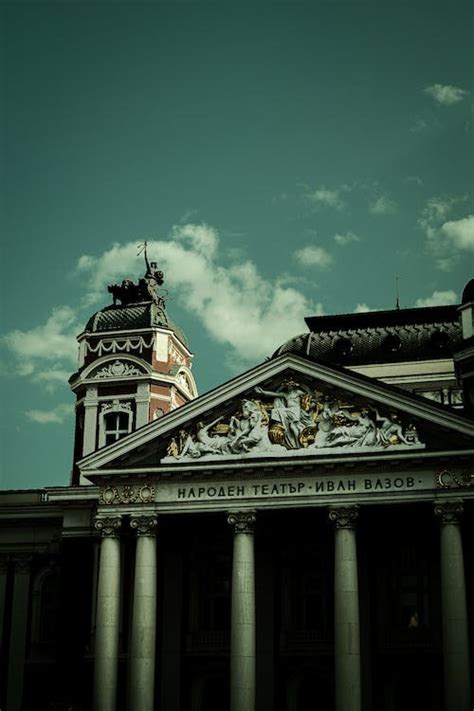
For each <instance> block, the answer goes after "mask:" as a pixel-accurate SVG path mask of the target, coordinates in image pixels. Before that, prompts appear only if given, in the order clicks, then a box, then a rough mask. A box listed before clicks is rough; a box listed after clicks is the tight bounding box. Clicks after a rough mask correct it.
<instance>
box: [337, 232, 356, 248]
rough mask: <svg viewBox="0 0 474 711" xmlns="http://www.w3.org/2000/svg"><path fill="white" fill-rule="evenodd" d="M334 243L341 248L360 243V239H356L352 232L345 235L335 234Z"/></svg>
mask: <svg viewBox="0 0 474 711" xmlns="http://www.w3.org/2000/svg"><path fill="white" fill-rule="evenodd" d="M334 241H335V242H336V243H337V244H340V245H341V246H345V245H346V244H350V243H351V242H360V237H358V236H357V235H356V234H354V232H346V233H345V234H339V233H338V234H335V235H334Z"/></svg>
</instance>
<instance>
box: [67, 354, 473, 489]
mask: <svg viewBox="0 0 474 711" xmlns="http://www.w3.org/2000/svg"><path fill="white" fill-rule="evenodd" d="M473 437H474V423H473V422H472V421H471V420H468V419H467V418H465V417H463V416H462V415H460V414H458V413H456V412H454V411H452V410H447V409H444V408H442V407H440V406H437V405H435V404H433V403H431V402H429V401H426V400H423V399H422V398H420V397H417V396H414V395H412V394H410V393H406V392H405V391H402V390H400V389H398V388H395V387H393V386H388V385H385V384H384V383H381V382H380V381H376V380H372V379H369V378H366V377H364V376H361V375H359V374H355V373H353V372H350V371H347V370H345V369H342V368H339V367H334V366H329V365H327V364H322V363H314V362H309V361H306V360H305V359H303V358H300V357H298V356H294V355H284V356H280V357H279V358H277V359H274V360H271V361H267V362H266V363H263V364H262V365H260V366H257V367H256V368H254V369H252V370H250V371H247V372H246V373H244V374H242V375H241V376H238V377H237V378H234V379H233V380H231V381H229V382H227V383H225V384H223V385H222V386H220V387H218V388H216V389H214V390H212V391H210V392H208V393H206V394H204V395H202V396H200V397H199V398H197V399H196V400H194V401H192V402H190V403H188V404H187V405H185V406H183V407H181V408H179V409H177V410H174V411H173V412H171V413H169V414H168V415H166V416H165V417H163V418H162V419H161V420H158V421H156V422H153V423H150V424H149V425H146V426H145V427H142V428H141V429H139V430H137V431H136V432H133V433H132V434H130V435H128V436H127V437H125V438H123V439H122V440H120V441H118V442H117V443H115V444H113V445H111V446H109V447H107V448H104V449H102V450H99V451H98V452H95V453H93V454H91V455H89V456H88V457H87V458H86V459H84V460H82V462H80V465H79V466H80V468H81V471H82V472H83V474H84V475H85V476H88V475H93V474H100V473H104V474H105V473H111V472H113V471H117V472H120V471H122V472H123V471H124V470H130V471H132V470H133V471H137V470H145V469H147V470H152V469H153V470H157V469H158V470H163V471H164V470H166V471H167V472H170V471H171V472H172V471H173V470H176V471H177V470H179V469H181V468H182V467H186V468H187V469H188V468H189V467H199V468H201V467H202V466H206V467H209V466H213V465H214V464H218V463H219V464H221V465H222V463H226V464H229V465H232V463H233V462H248V463H249V464H251V463H252V462H261V461H262V460H266V461H270V462H271V461H275V460H288V459H290V458H291V459H292V461H293V462H295V461H297V460H299V461H303V460H307V459H308V458H321V457H324V458H325V459H327V458H328V457H331V458H334V459H337V458H340V457H341V456H343V457H344V458H345V459H346V458H347V457H348V456H350V457H358V456H360V455H364V456H369V455H370V456H375V457H387V456H392V457H398V456H405V455H407V454H408V455H416V454H420V453H424V452H441V451H444V452H452V451H460V450H469V449H471V448H472V444H473Z"/></svg>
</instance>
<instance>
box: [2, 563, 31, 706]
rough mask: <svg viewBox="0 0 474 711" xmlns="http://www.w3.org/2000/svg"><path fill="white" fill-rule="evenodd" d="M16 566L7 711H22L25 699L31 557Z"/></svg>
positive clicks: (9, 653) (9, 652)
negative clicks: (24, 683)
mask: <svg viewBox="0 0 474 711" xmlns="http://www.w3.org/2000/svg"><path fill="white" fill-rule="evenodd" d="M14 564H15V578H14V581H13V602H12V622H11V632H10V647H9V651H8V681H7V711H20V709H21V705H22V699H23V679H24V671H25V652H26V629H27V622H28V602H29V593H30V567H31V556H29V555H21V556H16V557H15V558H14Z"/></svg>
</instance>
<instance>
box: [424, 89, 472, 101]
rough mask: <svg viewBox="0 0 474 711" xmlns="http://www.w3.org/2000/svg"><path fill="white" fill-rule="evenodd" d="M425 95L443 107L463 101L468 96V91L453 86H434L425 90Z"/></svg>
mask: <svg viewBox="0 0 474 711" xmlns="http://www.w3.org/2000/svg"><path fill="white" fill-rule="evenodd" d="M424 93H425V94H427V95H428V96H430V97H431V98H432V99H434V100H435V101H436V103H437V104H441V105H442V106H451V105H452V104H457V103H458V102H459V101H462V100H463V99H464V97H465V96H466V95H467V94H468V92H467V91H465V90H464V89H461V88H460V87H458V86H452V85H451V84H432V85H431V86H427V87H426V89H424Z"/></svg>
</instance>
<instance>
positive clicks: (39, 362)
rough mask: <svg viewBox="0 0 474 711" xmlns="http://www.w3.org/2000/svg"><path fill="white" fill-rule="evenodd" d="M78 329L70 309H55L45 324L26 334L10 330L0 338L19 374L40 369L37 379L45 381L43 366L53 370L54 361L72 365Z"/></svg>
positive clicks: (60, 307)
mask: <svg viewBox="0 0 474 711" xmlns="http://www.w3.org/2000/svg"><path fill="white" fill-rule="evenodd" d="M80 330H81V329H80V325H79V323H78V321H77V317H76V313H75V312H74V311H73V309H71V308H70V307H69V306H59V307H57V308H55V309H53V312H52V313H51V316H50V317H49V318H48V319H47V321H46V323H44V324H42V325H40V326H35V327H34V328H31V329H30V330H27V331H21V330H19V329H16V330H14V331H10V332H9V333H7V334H5V335H4V336H3V337H2V341H3V343H4V344H5V346H6V347H7V349H8V350H9V351H10V352H11V353H12V354H13V355H14V357H15V360H16V368H17V373H18V374H19V375H24V376H29V375H31V374H32V373H34V372H35V371H36V370H37V368H38V366H40V367H41V370H42V374H40V376H39V377H40V378H41V377H43V379H47V375H45V374H44V373H45V367H49V368H50V369H51V367H50V364H53V366H54V367H53V369H56V364H57V363H58V362H66V363H68V364H76V362H77V342H76V336H77V334H78V333H79V331H80ZM45 364H48V365H46V366H45Z"/></svg>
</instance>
